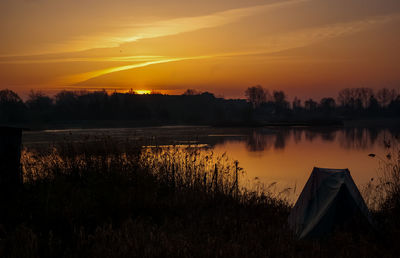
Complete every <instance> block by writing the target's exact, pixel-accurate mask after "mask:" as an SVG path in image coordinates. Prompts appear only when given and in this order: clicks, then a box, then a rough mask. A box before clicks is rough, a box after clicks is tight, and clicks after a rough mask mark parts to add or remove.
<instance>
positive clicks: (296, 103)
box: [292, 97, 301, 111]
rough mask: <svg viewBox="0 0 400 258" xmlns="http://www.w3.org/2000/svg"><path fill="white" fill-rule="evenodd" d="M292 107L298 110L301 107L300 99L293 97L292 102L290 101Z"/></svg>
mask: <svg viewBox="0 0 400 258" xmlns="http://www.w3.org/2000/svg"><path fill="white" fill-rule="evenodd" d="M292 109H293V111H298V110H299V109H301V100H300V99H299V98H297V97H294V99H293V102H292Z"/></svg>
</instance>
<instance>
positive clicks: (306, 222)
mask: <svg viewBox="0 0 400 258" xmlns="http://www.w3.org/2000/svg"><path fill="white" fill-rule="evenodd" d="M371 222H372V221H371V216H370V213H369V210H368V208H367V206H366V204H365V202H364V200H363V198H362V196H361V194H360V192H359V190H358V188H357V186H356V184H355V183H354V181H353V179H352V177H351V176H350V171H349V170H348V169H327V168H316V167H315V168H314V169H313V171H312V173H311V176H310V178H309V179H308V181H307V183H306V185H305V186H304V189H303V191H302V192H301V194H300V196H299V199H298V200H297V202H296V204H295V206H294V207H293V209H292V211H291V213H290V215H289V226H290V227H291V228H292V229H293V230H294V232H295V234H296V235H297V236H298V237H299V238H309V237H320V236H323V235H325V234H327V233H330V232H332V231H333V230H334V229H335V228H336V227H344V226H349V227H354V226H355V225H361V224H362V226H363V227H364V226H365V225H372V223H371Z"/></svg>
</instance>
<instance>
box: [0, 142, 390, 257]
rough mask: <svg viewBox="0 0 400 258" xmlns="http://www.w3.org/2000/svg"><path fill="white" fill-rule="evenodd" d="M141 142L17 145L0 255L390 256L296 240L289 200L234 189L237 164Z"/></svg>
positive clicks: (358, 244) (359, 243) (345, 241)
mask: <svg viewBox="0 0 400 258" xmlns="http://www.w3.org/2000/svg"><path fill="white" fill-rule="evenodd" d="M141 146H146V144H143V143H142V142H140V143H138V142H129V141H116V140H113V139H111V138H107V137H105V138H101V139H100V138H99V139H95V140H91V141H88V140H82V141H78V142H65V143H62V144H56V145H54V146H52V147H50V148H47V149H43V150H28V149H25V150H24V152H23V155H22V168H23V174H24V184H23V186H22V187H21V189H17V190H16V191H15V192H14V193H10V194H9V195H7V196H1V197H0V200H1V203H2V207H6V209H3V210H2V212H1V218H0V219H1V220H0V256H1V257H3V256H4V257H367V256H370V257H374V256H378V255H382V256H385V257H389V256H394V257H395V256H396V254H397V253H396V252H395V251H396V250H395V249H393V248H386V249H382V245H381V244H380V243H379V242H376V241H373V240H371V239H370V238H369V237H368V236H357V237H354V236H352V235H346V234H336V235H334V236H333V237H332V238H331V239H329V240H328V241H325V240H322V241H297V240H296V239H295V238H294V237H293V236H292V234H291V232H290V230H289V229H288V226H287V216H288V214H289V211H290V205H289V204H288V202H286V201H284V200H283V199H280V198H278V197H277V195H274V194H272V193H270V192H268V191H266V190H265V189H267V190H268V188H264V190H263V189H261V188H260V187H259V188H257V189H255V190H251V189H246V188H244V187H242V184H241V181H242V178H243V177H242V175H243V170H242V169H241V168H240V166H239V163H238V162H237V161H234V160H230V159H229V158H228V157H226V155H221V156H219V155H215V154H214V153H213V152H212V150H210V149H208V150H207V149H202V150H200V149H199V148H196V147H193V146H192V147H177V146H170V147H141ZM382 207H383V206H382ZM385 207H386V206H385ZM382 216H384V215H382Z"/></svg>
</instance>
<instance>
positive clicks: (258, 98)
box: [245, 85, 268, 108]
mask: <svg viewBox="0 0 400 258" xmlns="http://www.w3.org/2000/svg"><path fill="white" fill-rule="evenodd" d="M245 96H246V98H247V101H248V102H250V103H251V104H252V105H253V108H257V107H259V106H260V105H261V104H262V103H265V102H266V101H267V96H268V91H267V90H265V89H264V88H263V87H261V86H260V85H257V86H253V87H249V88H247V90H246V91H245Z"/></svg>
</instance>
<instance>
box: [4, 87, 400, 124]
mask: <svg viewBox="0 0 400 258" xmlns="http://www.w3.org/2000/svg"><path fill="white" fill-rule="evenodd" d="M245 96H246V99H224V98H218V97H215V96H214V94H212V93H209V92H203V93H202V92H198V91H196V90H192V89H189V90H187V91H186V92H185V93H184V94H182V95H162V94H159V93H153V94H146V95H138V94H135V92H133V91H130V92H127V93H119V92H114V93H111V94H109V93H107V92H106V91H105V90H103V91H94V92H89V91H66V90H64V91H60V92H59V93H57V94H56V95H54V96H53V97H50V96H48V95H46V94H45V93H43V92H40V91H31V92H30V94H29V96H28V98H27V99H26V100H25V101H23V100H22V99H21V98H20V97H19V96H18V94H17V93H15V92H13V91H12V90H9V89H4V90H0V122H1V123H2V124H17V123H19V124H20V123H52V122H58V121H77V122H78V121H83V120H89V121H90V120H93V121H94V120H112V121H141V122H156V123H159V124H168V123H171V124H173V123H188V124H210V123H220V122H224V121H230V122H248V121H258V120H260V121H261V120H262V121H268V120H274V119H275V120H293V119H297V120H301V119H313V118H318V117H321V118H344V119H348V118H360V117H367V118H368V117H371V118H373V117H398V116H399V115H400V95H399V93H398V92H396V91H395V90H391V89H386V88H383V89H380V90H378V91H376V92H375V91H374V90H372V89H369V88H351V89H350V88H349V89H343V90H341V91H339V93H338V96H337V98H336V99H334V98H332V97H326V98H322V99H321V100H320V101H318V102H317V101H315V100H313V99H311V98H310V99H306V100H304V101H302V100H301V99H299V98H297V97H295V98H294V99H293V100H292V101H289V100H288V97H287V95H286V93H285V92H284V91H280V90H274V91H272V92H270V91H269V90H267V89H265V88H263V87H261V86H254V87H249V88H247V89H246V91H245Z"/></svg>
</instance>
